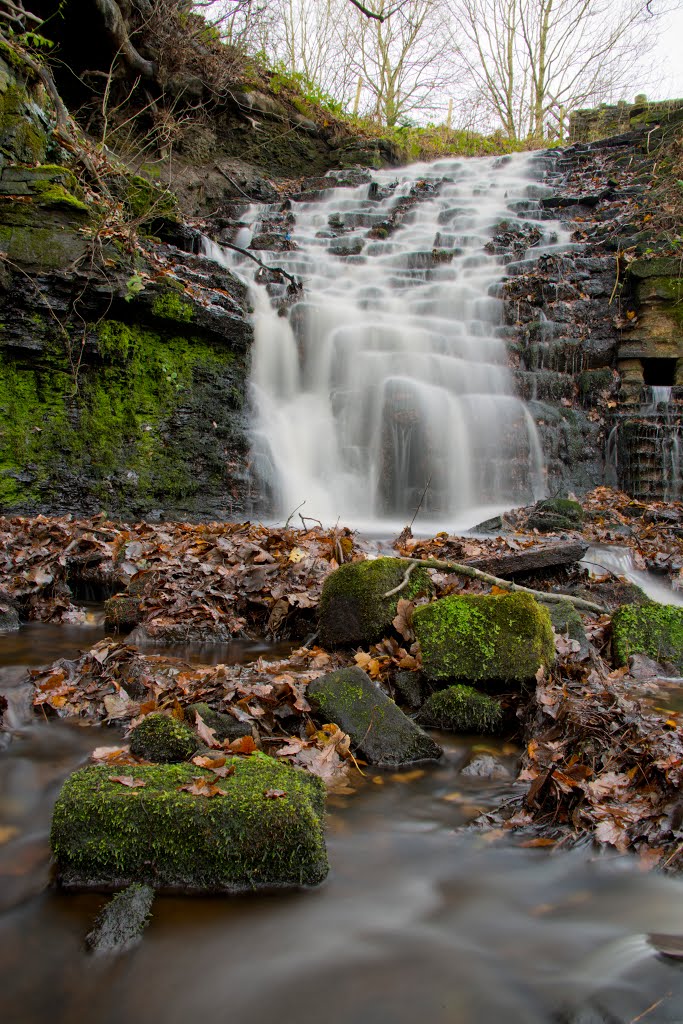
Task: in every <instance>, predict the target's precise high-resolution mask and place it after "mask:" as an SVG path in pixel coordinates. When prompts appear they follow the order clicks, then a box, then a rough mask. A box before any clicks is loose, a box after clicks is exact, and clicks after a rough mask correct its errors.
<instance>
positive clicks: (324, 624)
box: [320, 558, 433, 645]
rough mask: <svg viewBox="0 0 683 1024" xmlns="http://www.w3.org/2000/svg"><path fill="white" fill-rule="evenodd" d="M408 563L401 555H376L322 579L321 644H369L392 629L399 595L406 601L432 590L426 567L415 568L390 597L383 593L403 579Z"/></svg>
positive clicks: (352, 563) (341, 567)
mask: <svg viewBox="0 0 683 1024" xmlns="http://www.w3.org/2000/svg"><path fill="white" fill-rule="evenodd" d="M406 568H407V564H406V562H405V561H403V560H402V559H400V558H376V559H370V560H368V561H365V562H350V563H349V564H347V565H341V566H340V567H339V568H338V569H336V570H335V571H334V572H333V573H331V574H330V575H329V576H328V577H327V579H326V580H325V583H324V586H323V591H322V595H321V599H320V636H321V639H322V642H323V643H324V644H331V645H335V644H352V645H356V644H369V643H370V644H371V643H375V642H376V641H377V640H381V638H382V637H383V636H385V635H386V634H387V632H389V631H390V629H391V623H392V620H393V619H394V618H395V616H396V606H397V603H398V601H399V599H400V598H404V599H406V600H408V601H410V600H412V599H413V598H415V597H417V596H418V594H422V593H427V594H431V593H432V592H433V587H432V582H431V580H430V578H429V575H428V573H427V570H426V569H422V568H418V569H417V570H415V571H414V572H413V573H412V575H411V576H410V579H409V581H408V585H407V586H406V587H405V589H404V590H402V591H401V592H400V593H399V594H394V595H393V597H388V598H387V597H385V596H384V595H385V594H386V593H387V592H388V591H389V590H393V589H394V588H395V587H397V586H398V585H399V584H400V583H401V581H402V580H403V578H404V576H405V572H406Z"/></svg>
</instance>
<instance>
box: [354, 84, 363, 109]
mask: <svg viewBox="0 0 683 1024" xmlns="http://www.w3.org/2000/svg"><path fill="white" fill-rule="evenodd" d="M362 88H363V79H362V78H359V79H358V86H357V88H356V98H355V100H354V101H353V116H354V117H356V116H357V114H358V104H359V103H360V94H361V90H362Z"/></svg>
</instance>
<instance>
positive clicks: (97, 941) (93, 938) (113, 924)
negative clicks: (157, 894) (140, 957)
mask: <svg viewBox="0 0 683 1024" xmlns="http://www.w3.org/2000/svg"><path fill="white" fill-rule="evenodd" d="M153 902H154V889H152V887H151V886H149V885H140V884H139V883H137V882H136V883H134V884H133V885H129V886H128V888H127V889H123V890H122V891H121V892H117V894H116V896H113V897H112V899H111V900H109V902H108V903H107V904H106V905H105V906H104V908H103V909H102V911H101V913H100V914H99V915H98V917H97V920H96V921H95V924H94V926H93V928H92V930H91V931H90V932H88V934H87V935H86V937H85V944H86V946H87V947H88V949H89V950H90V951H91V952H92V953H99V954H104V953H109V954H111V953H125V952H126V951H127V950H129V949H130V948H131V946H134V945H135V944H136V943H137V942H138V941H139V940H140V937H141V935H142V932H143V931H144V930H145V928H146V927H147V925H148V923H149V919H150V916H151V913H152V903H153Z"/></svg>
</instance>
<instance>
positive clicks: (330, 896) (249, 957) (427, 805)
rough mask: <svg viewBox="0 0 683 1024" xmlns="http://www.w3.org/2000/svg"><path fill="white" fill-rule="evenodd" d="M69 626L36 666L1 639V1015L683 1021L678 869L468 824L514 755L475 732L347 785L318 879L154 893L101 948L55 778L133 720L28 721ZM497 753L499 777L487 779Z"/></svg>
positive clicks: (35, 639) (499, 787) (106, 1023)
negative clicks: (195, 893)
mask: <svg viewBox="0 0 683 1024" xmlns="http://www.w3.org/2000/svg"><path fill="white" fill-rule="evenodd" d="M91 633H92V634H94V635H93V636H91V640H92V639H96V638H97V636H98V635H99V632H98V628H97V626H96V625H95V626H93V628H92V629H91ZM81 634H82V635H79V636H77V637H76V636H74V637H72V641H74V642H75V643H78V645H79V646H80V645H81V644H82V643H83V642H87V639H88V638H87V636H85V631H84V630H83V629H82V628H81ZM55 639H56V638H55V637H54V636H53V635H52V631H51V630H50V628H49V627H45V631H44V633H41V629H40V627H39V626H37V625H36V626H34V627H33V628H32V631H31V650H32V657H29V656H28V655H27V653H26V651H27V648H26V647H23V648H22V649H21V650H19V649H18V646H17V644H16V641H15V640H13V639H12V638H0V692H3V693H6V694H7V695H8V696H9V697H10V704H11V722H12V726H13V729H14V735H13V737H12V740H11V743H9V744H8V745H6V746H5V747H4V749H0V1020H2V1021H3V1024H43V1022H45V1021H48V1020H49V1021H50V1024H83V1022H87V1024H120V1022H121V1021H126V1022H127V1024H150V1022H154V1021H164V1022H165V1024H187V1022H188V1021H195V1020H216V1021H223V1020H248V1021H253V1022H255V1024H261V1022H266V1021H272V1020H278V1021H282V1022H283V1024H289V1022H290V1021H291V1022H297V1024H319V1022H320V1020H321V1019H324V1020H325V1021H326V1022H328V1024H361V1022H363V1024H414V1022H415V1020H416V1019H420V1020H425V1021H429V1022H430V1024H432V1022H433V1024H632V1022H635V1021H639V1020H640V1019H641V1015H643V1014H645V1015H646V1016H644V1017H642V1019H643V1020H646V1021H647V1022H648V1024H681V1021H683V970H681V967H680V965H679V963H678V962H677V961H675V960H672V959H668V958H665V957H662V956H660V955H658V954H657V952H656V950H655V948H654V947H653V944H652V943H651V942H650V940H649V939H648V936H649V934H650V933H652V932H655V933H663V934H664V935H666V936H676V935H679V934H680V933H681V930H683V882H681V881H678V880H674V879H672V878H664V877H657V876H654V875H647V874H643V873H642V871H641V870H639V867H638V865H637V864H636V863H635V862H634V861H632V860H630V859H629V858H628V857H614V858H610V857H609V856H607V857H602V858H597V859H596V857H595V855H594V854H592V853H591V851H590V849H588V848H587V849H585V850H584V851H574V852H573V853H571V854H570V853H564V854H563V853H556V854H555V855H553V856H552V857H550V856H548V854H547V853H546V852H545V851H543V850H536V849H520V848H513V847H512V846H511V845H510V841H509V837H507V836H506V835H502V836H501V835H498V836H497V837H496V836H495V835H494V838H495V842H494V843H491V842H488V841H486V839H485V838H484V837H482V836H479V835H478V834H476V833H470V834H467V833H465V834H463V833H462V831H459V829H460V827H461V826H463V825H466V824H467V823H468V822H470V821H472V820H473V819H475V818H476V817H477V815H479V814H480V813H482V812H485V811H486V810H487V809H490V808H493V807H494V806H495V805H496V804H497V803H498V802H499V801H500V800H505V799H508V798H510V797H512V796H514V795H515V792H516V788H515V782H514V776H515V773H516V763H517V759H518V756H519V751H518V750H517V749H516V748H515V747H513V746H511V745H509V744H505V743H501V742H498V741H491V740H486V741H482V740H481V739H477V738H476V737H471V738H468V737H457V738H454V737H447V736H443V737H439V738H440V740H441V741H442V742H443V743H444V745H445V747H446V757H445V758H444V760H443V761H442V762H441V763H440V764H438V765H432V766H426V767H423V768H419V769H417V770H416V769H410V770H407V771H403V772H395V771H381V772H380V771H378V770H376V769H366V774H365V776H364V777H363V778H361V777H360V776H357V778H356V782H355V785H356V786H357V792H356V793H355V794H354V795H351V796H343V797H342V796H336V797H334V796H333V797H332V798H331V799H330V800H329V807H328V821H327V832H328V850H329V855H330V862H331V873H330V877H329V879H328V880H327V882H325V884H324V885H322V886H321V887H319V888H318V889H316V890H313V891H309V892H294V893H279V894H271V895H257V896H240V897H233V898H216V899H208V898H207V899H191V898H188V899H181V898H171V897H158V898H157V900H156V902H155V906H154V915H153V919H152V923H151V925H150V926H149V928H148V929H147V931H146V933H145V935H144V938H143V940H142V942H141V943H140V944H139V946H137V947H136V948H135V949H133V950H132V951H130V952H128V953H126V954H125V955H123V956H120V957H117V958H116V957H115V958H106V957H105V958H93V957H92V956H90V955H89V954H87V953H86V952H85V949H84V944H83V939H84V936H85V934H86V932H87V931H88V930H89V928H90V927H91V924H92V921H93V919H94V917H95V915H96V913H97V912H98V910H99V908H100V907H101V906H102V904H103V900H104V897H101V896H98V895H92V894H82V895H74V894H65V893H61V892H60V891H59V890H56V889H53V888H51V887H50V885H49V882H50V861H49V849H48V829H49V821H50V815H51V809H52V805H53V802H54V799H55V797H56V795H57V792H58V789H59V786H60V784H61V781H62V780H63V779H64V778H65V777H66V775H67V774H68V773H69V772H70V771H72V770H73V769H74V768H76V767H78V765H79V764H82V763H83V762H84V760H85V759H86V758H87V757H88V754H89V752H90V751H91V750H92V749H93V748H94V747H95V746H99V745H101V744H110V743H115V742H116V741H117V739H118V733H117V732H116V731H115V730H112V729H105V728H83V727H79V726H78V725H73V724H72V725H69V724H67V723H59V722H51V723H46V722H43V723H40V722H35V721H34V720H33V719H32V718H31V715H30V692H28V691H27V688H26V686H25V668H24V667H22V666H17V665H16V661H17V654H18V653H19V654H21V660H22V661H23V662H27V661H31V662H33V663H34V664H37V663H40V662H44V661H47V660H49V659H50V658H52V657H53V656H54V654H55ZM6 641H8V642H7V643H6ZM59 653H60V654H62V655H66V654H70V655H71V656H74V655H75V653H76V651H75V650H73V651H71V652H69V651H67V649H66V642H64V641H63V642H62V643H61V644H60V645H59ZM2 738H3V734H0V739H2ZM5 739H7V736H6V735H5ZM491 757H494V758H495V764H496V769H497V770H496V774H495V776H493V777H492V776H491V775H490V774H487V773H486V772H485V771H484V772H483V774H482V773H481V771H476V770H474V767H475V765H476V764H479V765H482V764H483V765H486V764H487V758H488V763H489V764H490V763H491ZM661 941H662V940H661V939H660V940H658V942H659V943H660V945H661ZM672 941H673V942H674V943H675V939H674V940H671V939H670V938H669V939H665V940H664V942H665V943H666V944H669V943H671V942H672Z"/></svg>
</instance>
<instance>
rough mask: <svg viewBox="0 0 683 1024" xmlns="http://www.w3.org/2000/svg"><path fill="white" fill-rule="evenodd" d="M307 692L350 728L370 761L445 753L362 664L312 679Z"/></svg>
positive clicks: (330, 717) (324, 712)
mask: <svg viewBox="0 0 683 1024" xmlns="http://www.w3.org/2000/svg"><path fill="white" fill-rule="evenodd" d="M306 696H307V698H308V700H309V701H310V703H311V706H312V707H313V709H314V711H315V712H316V715H317V717H318V719H319V720H322V721H324V722H334V724H335V725H338V726H339V728H340V729H342V730H343V731H344V732H345V733H348V735H349V736H350V737H351V741H352V743H353V745H354V747H355V748H356V749H357V750H358V752H359V753H360V755H361V757H363V758H364V759H365V760H366V761H368V762H369V763H370V764H380V765H381V764H386V765H403V764H412V763H413V762H415V761H425V760H430V759H434V758H438V757H441V754H442V753H443V751H442V750H441V747H439V746H438V744H437V743H435V742H434V740H433V739H432V738H431V737H430V736H428V735H427V733H425V732H423V731H422V729H420V728H419V726H417V725H416V724H415V722H413V720H412V719H410V718H408V717H407V715H404V714H403V712H402V711H401V709H400V708H399V707H397V705H396V704H395V703H394V702H393V700H391V698H390V697H387V695H386V693H385V692H384V690H382V689H381V688H380V687H379V686H378V685H377V684H376V683H374V682H373V681H372V679H370V677H369V676H368V675H366V673H365V672H363V670H362V669H360V668H343V669H339V670H338V671H337V672H328V673H327V675H324V676H321V677H320V678H319V679H315V680H314V681H313V682H312V683H310V684H309V686H308V690H307V691H306Z"/></svg>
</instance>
